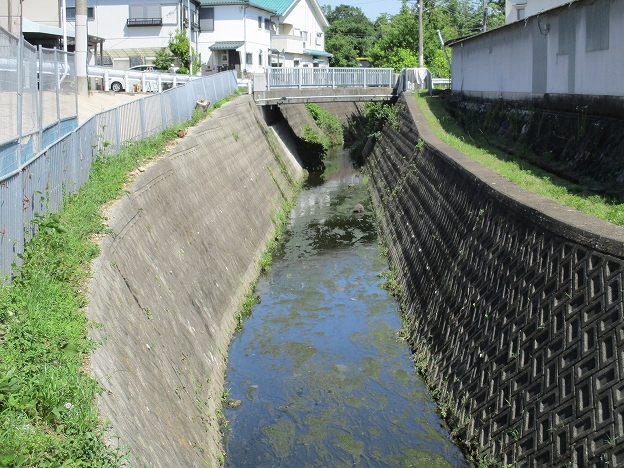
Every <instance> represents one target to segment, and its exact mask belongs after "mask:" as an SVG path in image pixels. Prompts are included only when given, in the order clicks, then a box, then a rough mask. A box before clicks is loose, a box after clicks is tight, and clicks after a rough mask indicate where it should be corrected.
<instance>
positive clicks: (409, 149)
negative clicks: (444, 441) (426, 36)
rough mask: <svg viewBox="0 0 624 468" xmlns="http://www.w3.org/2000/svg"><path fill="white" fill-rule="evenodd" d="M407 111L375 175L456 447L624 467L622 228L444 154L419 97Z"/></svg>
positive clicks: (418, 351) (418, 353) (511, 461)
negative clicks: (424, 114) (417, 104)
mask: <svg viewBox="0 0 624 468" xmlns="http://www.w3.org/2000/svg"><path fill="white" fill-rule="evenodd" d="M399 106H402V107H401V108H402V112H401V116H400V120H401V122H402V124H401V127H400V128H399V129H398V130H394V129H393V128H391V127H390V126H386V128H384V133H383V136H382V138H381V139H380V140H379V142H378V143H377V144H376V145H375V147H374V148H373V150H372V153H371V154H370V155H368V159H367V165H368V173H369V174H370V177H371V187H372V189H373V198H374V200H376V202H377V204H378V206H379V207H381V208H382V212H383V229H384V234H385V236H387V238H388V239H389V246H390V257H391V263H392V264H393V265H394V266H395V268H396V269H397V272H398V274H399V277H400V279H401V281H402V285H403V288H404V293H405V305H406V310H407V312H406V313H407V318H408V320H409V321H410V323H411V324H412V337H411V344H412V348H413V350H414V352H415V357H416V361H417V365H419V366H420V367H421V368H422V369H423V370H425V371H426V374H427V379H428V383H429V385H430V388H431V389H432V391H433V393H434V396H436V397H437V399H438V402H439V406H440V408H441V409H443V411H444V412H445V414H446V415H447V421H448V422H449V424H450V426H451V428H452V430H453V431H454V433H455V435H456V436H457V439H458V441H460V443H462V444H463V445H464V448H465V449H466V450H467V451H468V452H469V453H472V454H473V455H475V456H477V457H483V458H484V459H485V461H484V462H483V464H487V463H486V462H488V461H491V462H492V464H495V465H512V466H514V467H531V466H549V467H550V466H553V467H567V466H592V467H593V466H595V467H601V466H623V465H624V384H623V383H621V381H620V376H621V373H622V372H623V370H624V367H623V365H624V355H623V353H622V350H621V346H622V340H623V339H624V334H623V332H624V320H623V302H622V300H623V299H622V298H623V289H622V281H623V274H624V229H623V228H621V227H618V226H614V225H611V224H608V223H606V222H604V221H601V220H598V219H596V218H593V217H591V216H589V215H585V214H583V213H580V212H577V211H575V210H571V209H569V208H567V207H563V206H561V205H558V204H557V203H555V202H553V201H551V200H547V199H545V198H543V197H541V196H538V195H535V194H532V193H528V192H526V191H525V190H523V189H520V188H519V187H517V186H515V185H513V184H511V183H510V182H509V181H507V180H505V179H503V178H502V177H501V176H499V175H498V174H495V173H493V171H491V170H489V169H487V168H485V167H483V166H480V165H479V164H477V163H475V162H474V161H472V160H470V159H469V158H467V157H466V156H464V155H463V154H461V153H459V152H458V151H457V150H455V149H453V148H451V147H449V146H448V145H446V144H444V143H443V142H441V141H440V140H439V139H438V138H437V137H435V135H433V133H432V132H431V130H430V129H429V128H428V127H426V126H425V125H424V124H423V122H424V121H425V120H424V117H423V116H422V114H421V113H420V111H419V110H418V108H417V107H416V105H415V101H414V98H413V96H410V95H403V97H402V98H401V100H400V101H399ZM420 139H421V141H419V140H420Z"/></svg>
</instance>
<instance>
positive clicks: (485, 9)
mask: <svg viewBox="0 0 624 468" xmlns="http://www.w3.org/2000/svg"><path fill="white" fill-rule="evenodd" d="M487 11H488V7H487V0H483V32H485V31H487Z"/></svg>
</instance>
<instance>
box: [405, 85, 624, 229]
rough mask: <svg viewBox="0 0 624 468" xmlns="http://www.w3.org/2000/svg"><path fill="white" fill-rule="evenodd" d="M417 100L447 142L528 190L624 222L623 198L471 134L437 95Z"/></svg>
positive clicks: (421, 95) (620, 224)
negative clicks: (567, 177)
mask: <svg viewBox="0 0 624 468" xmlns="http://www.w3.org/2000/svg"><path fill="white" fill-rule="evenodd" d="M416 101H417V102H418V106H419V107H420V109H421V110H422V112H423V114H424V115H425V118H426V119H427V122H428V124H429V126H430V127H431V128H432V130H433V132H434V133H435V134H436V135H437V136H438V137H439V138H440V139H442V140H443V141H445V142H446V143H448V144H449V145H451V146H453V147H455V148H457V149H458V150H460V151H461V152H463V153H464V154H466V155H467V156H469V157H471V158H473V159H474V160H476V161H478V162H480V163H481V164H484V165H486V166H488V167H489V168H491V169H493V170H495V171H496V172H498V173H499V174H501V175H502V176H503V177H505V178H507V179H509V180H510V181H512V182H513V183H515V184H517V185H519V186H520V187H523V188H525V189H527V190H530V191H531V192H534V193H538V194H540V195H544V196H546V197H548V198H551V199H553V200H555V201H557V202H559V203H561V204H563V205H566V206H570V207H572V208H576V209H577V210H579V211H583V212H585V213H588V214H590V215H593V216H596V217H597V218H600V219H604V220H605V221H608V222H610V223H613V224H617V225H619V226H624V202H623V201H622V200H619V199H616V198H612V197H607V196H602V195H598V194H595V193H592V192H591V191H589V190H587V189H585V188H583V187H581V186H579V185H577V184H574V183H571V182H569V181H566V180H564V179H562V178H560V177H557V176H555V175H553V174H551V173H549V172H546V171H544V170H542V169H540V168H538V167H536V166H534V165H532V164H530V163H528V162H526V161H524V160H522V159H521V158H520V157H517V156H512V155H510V154H508V153H506V152H504V151H502V150H499V149H496V148H493V147H491V146H490V145H488V144H487V142H486V141H485V139H484V138H483V137H481V136H476V135H470V134H469V133H467V132H466V131H464V130H463V129H462V128H461V127H460V126H459V125H458V124H457V123H456V122H455V120H454V119H453V118H452V117H451V116H449V115H448V113H447V111H446V110H445V108H444V106H443V103H442V102H441V100H440V99H439V98H438V97H429V96H426V94H425V93H424V92H421V93H416Z"/></svg>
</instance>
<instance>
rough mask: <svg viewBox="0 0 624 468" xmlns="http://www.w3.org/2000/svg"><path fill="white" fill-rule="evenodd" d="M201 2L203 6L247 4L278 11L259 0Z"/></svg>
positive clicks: (200, 0)
mask: <svg viewBox="0 0 624 468" xmlns="http://www.w3.org/2000/svg"><path fill="white" fill-rule="evenodd" d="M199 3H200V4H201V6H218V5H247V6H252V7H256V8H259V9H261V10H265V11H268V12H269V13H276V11H275V10H274V9H273V8H269V7H267V6H266V5H263V4H262V2H258V1H254V2H250V1H249V0H199Z"/></svg>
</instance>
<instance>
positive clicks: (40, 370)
mask: <svg viewBox="0 0 624 468" xmlns="http://www.w3.org/2000/svg"><path fill="white" fill-rule="evenodd" d="M205 115H206V114H205V113H203V112H201V111H197V112H196V113H195V114H194V115H193V118H192V119H191V121H189V122H187V123H186V124H184V125H179V126H176V127H174V128H173V129H170V130H166V131H164V132H162V133H161V134H159V135H157V136H155V137H153V138H150V139H148V140H144V141H140V142H136V143H133V144H131V145H128V146H126V147H124V148H123V149H122V150H121V151H120V152H119V153H118V154H117V155H114V156H113V155H104V154H100V155H98V158H97V159H96V160H95V161H94V162H93V164H92V169H91V172H90V174H89V180H88V181H87V183H86V184H85V185H84V186H83V187H82V189H81V190H80V192H79V193H78V194H76V195H72V196H70V197H68V198H67V199H66V200H65V201H64V206H63V211H62V212H61V213H60V214H48V215H45V216H44V215H39V214H37V215H35V219H34V223H35V224H36V225H37V227H38V232H37V234H36V235H34V236H33V238H32V239H31V240H30V241H29V242H28V243H27V245H26V248H25V251H24V253H23V254H21V255H20V257H21V260H22V264H21V266H20V267H19V268H16V269H15V276H14V278H13V281H12V282H11V283H8V284H4V285H2V286H1V287H0V335H2V338H3V339H2V341H1V342H0V343H1V346H0V466H2V467H3V466H10V467H22V466H37V467H61V466H72V467H78V466H90V467H117V466H121V465H122V463H123V460H124V458H125V455H126V454H125V452H124V450H123V449H117V448H114V447H111V446H108V445H107V444H106V443H105V441H104V437H103V431H104V429H105V427H104V426H103V425H102V423H101V421H100V419H99V416H98V413H97V409H96V407H95V406H94V401H95V398H94V397H95V395H96V394H97V393H99V392H100V391H101V389H100V388H99V386H98V384H97V382H96V381H95V380H94V379H92V378H91V377H90V376H89V374H88V372H85V369H84V365H85V362H86V360H87V359H88V357H89V354H90V352H91V350H92V349H93V348H94V346H95V343H93V342H92V341H91V340H90V339H89V338H88V328H89V323H88V321H87V318H86V316H85V313H84V307H85V306H86V305H87V281H88V279H89V277H90V275H91V269H90V268H91V261H92V260H93V259H94V258H95V257H96V256H97V255H98V254H99V250H98V247H97V245H95V244H94V243H93V242H92V240H91V239H92V238H93V236H94V235H97V234H102V233H105V232H106V231H107V228H106V226H105V225H104V224H103V221H104V220H103V218H102V215H101V211H100V207H101V206H102V205H103V204H105V203H108V202H110V201H111V200H114V199H115V198H116V197H118V196H120V195H121V194H122V193H123V191H124V184H126V183H127V182H128V173H129V172H131V171H133V170H135V169H136V168H137V167H138V166H140V165H141V164H142V163H143V162H145V161H146V160H149V159H150V158H153V157H155V156H156V155H158V154H160V153H162V152H163V151H164V149H165V145H166V144H167V142H168V141H170V140H172V139H174V138H177V136H176V133H175V131H176V130H177V129H179V128H182V127H186V126H190V125H192V124H194V123H196V122H197V121H198V120H199V119H201V118H203V117H205Z"/></svg>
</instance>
